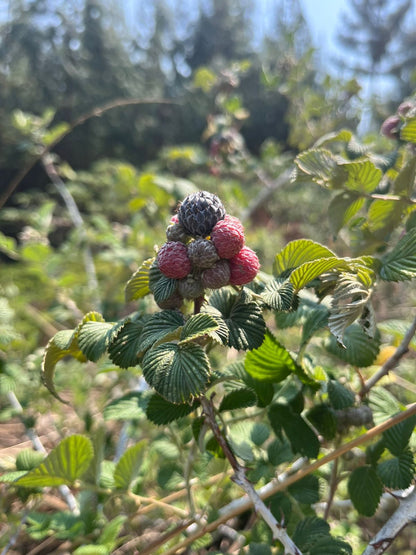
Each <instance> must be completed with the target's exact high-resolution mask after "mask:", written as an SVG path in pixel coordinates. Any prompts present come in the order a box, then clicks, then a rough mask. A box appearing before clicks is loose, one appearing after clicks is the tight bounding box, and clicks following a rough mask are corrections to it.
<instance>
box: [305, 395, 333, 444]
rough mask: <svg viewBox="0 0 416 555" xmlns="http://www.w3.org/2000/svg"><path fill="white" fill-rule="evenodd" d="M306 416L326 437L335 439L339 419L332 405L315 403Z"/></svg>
mask: <svg viewBox="0 0 416 555" xmlns="http://www.w3.org/2000/svg"><path fill="white" fill-rule="evenodd" d="M306 417H307V419H308V420H309V422H310V423H311V424H312V425H313V427H314V428H315V429H316V430H318V432H319V433H320V434H321V435H322V436H323V437H324V438H325V439H327V440H329V439H334V437H335V436H336V433H337V419H336V416H335V414H334V411H333V410H332V409H331V407H329V406H328V405H324V404H321V405H315V406H314V407H313V408H311V409H310V410H309V411H308V413H307V414H306Z"/></svg>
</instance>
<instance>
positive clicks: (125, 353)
mask: <svg viewBox="0 0 416 555" xmlns="http://www.w3.org/2000/svg"><path fill="white" fill-rule="evenodd" d="M145 323H146V319H145V318H141V319H138V320H136V321H129V320H128V321H126V322H125V323H124V324H123V325H122V326H121V327H120V328H119V329H118V331H117V333H116V334H115V336H114V338H113V339H112V341H111V343H110V344H109V345H108V347H107V351H108V355H109V357H110V359H111V360H112V362H114V364H116V365H117V366H119V367H120V368H129V367H132V366H137V364H138V362H139V360H138V359H139V355H140V354H141V351H142V346H141V345H142V331H143V328H144V325H145Z"/></svg>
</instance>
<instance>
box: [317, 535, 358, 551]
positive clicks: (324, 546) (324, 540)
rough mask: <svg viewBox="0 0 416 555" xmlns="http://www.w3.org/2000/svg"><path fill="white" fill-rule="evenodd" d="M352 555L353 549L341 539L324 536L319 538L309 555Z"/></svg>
mask: <svg viewBox="0 0 416 555" xmlns="http://www.w3.org/2000/svg"><path fill="white" fill-rule="evenodd" d="M323 553H325V555H352V547H351V546H350V545H349V544H348V543H347V542H345V541H344V540H341V539H339V538H333V537H332V536H324V537H321V538H317V540H316V542H315V544H314V545H313V547H312V548H311V550H310V551H309V555H322V554H323Z"/></svg>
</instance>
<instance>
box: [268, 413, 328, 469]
mask: <svg viewBox="0 0 416 555" xmlns="http://www.w3.org/2000/svg"><path fill="white" fill-rule="evenodd" d="M268 416H269V420H270V423H271V425H272V428H273V429H274V431H275V433H276V434H277V435H278V434H279V433H280V429H281V428H283V430H284V432H285V434H286V436H287V438H288V439H289V441H290V444H291V446H292V450H293V452H294V453H300V454H301V455H304V456H305V457H310V458H316V457H317V456H318V453H319V448H320V444H319V440H318V438H317V436H316V435H315V433H314V431H313V430H312V428H310V427H309V426H308V424H307V423H306V422H305V420H304V419H303V418H302V417H301V416H300V415H299V414H297V413H295V412H293V411H292V410H291V409H290V408H289V407H288V406H286V405H281V404H274V405H272V406H271V407H270V409H269V412H268Z"/></svg>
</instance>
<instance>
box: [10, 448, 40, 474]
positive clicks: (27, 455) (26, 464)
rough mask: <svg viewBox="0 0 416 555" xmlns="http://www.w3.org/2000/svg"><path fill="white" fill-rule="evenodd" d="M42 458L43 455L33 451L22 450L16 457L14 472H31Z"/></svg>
mask: <svg viewBox="0 0 416 555" xmlns="http://www.w3.org/2000/svg"><path fill="white" fill-rule="evenodd" d="M44 458H45V454H44V453H41V452H39V451H35V450H34V449H23V451H20V453H18V455H17V457H16V470H26V471H27V470H32V469H33V468H35V467H36V466H38V465H39V464H40V463H41V462H42V461H43V459H44Z"/></svg>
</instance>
